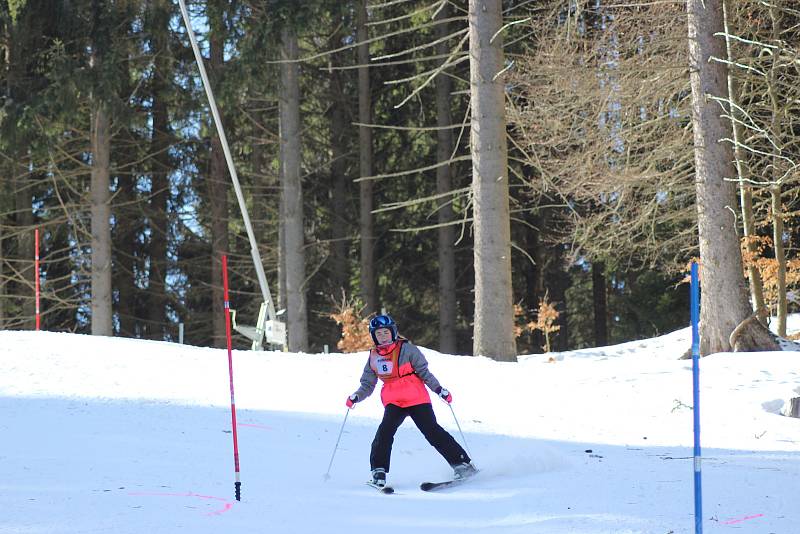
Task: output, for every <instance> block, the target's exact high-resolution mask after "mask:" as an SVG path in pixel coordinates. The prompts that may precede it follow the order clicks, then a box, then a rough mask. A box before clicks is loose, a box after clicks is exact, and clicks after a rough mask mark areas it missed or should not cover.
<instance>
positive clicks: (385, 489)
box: [367, 482, 394, 495]
mask: <svg viewBox="0 0 800 534" xmlns="http://www.w3.org/2000/svg"><path fill="white" fill-rule="evenodd" d="M367 486H369V487H371V488H375V489H376V490H378V491H380V492H381V493H383V494H385V495H391V494H392V493H394V488H393V487H391V486H378V485H377V484H373V483H372V482H367Z"/></svg>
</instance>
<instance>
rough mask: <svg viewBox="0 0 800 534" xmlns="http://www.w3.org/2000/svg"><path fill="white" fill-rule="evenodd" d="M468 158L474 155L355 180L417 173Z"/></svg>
mask: <svg viewBox="0 0 800 534" xmlns="http://www.w3.org/2000/svg"><path fill="white" fill-rule="evenodd" d="M468 159H472V156H459V157H457V158H451V159H449V160H447V161H440V162H438V163H434V164H433V165H428V166H427V167H417V168H416V169H411V170H410V171H400V172H392V173H388V174H376V175H374V176H362V177H361V178H356V179H355V180H353V181H354V182H363V181H365V180H380V179H382V178H394V177H396V176H407V175H409V174H415V173H420V172H425V171H429V170H431V169H436V168H438V167H444V166H445V165H450V164H451V163H454V162H457V161H466V160H468Z"/></svg>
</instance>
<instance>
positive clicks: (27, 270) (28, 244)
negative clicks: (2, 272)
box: [14, 165, 36, 329]
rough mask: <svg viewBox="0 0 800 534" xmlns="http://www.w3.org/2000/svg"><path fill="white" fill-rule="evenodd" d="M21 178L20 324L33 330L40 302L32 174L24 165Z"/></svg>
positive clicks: (18, 182)
mask: <svg viewBox="0 0 800 534" xmlns="http://www.w3.org/2000/svg"><path fill="white" fill-rule="evenodd" d="M15 171H16V173H19V174H17V176H16V179H15V180H14V182H15V193H14V200H15V202H16V206H15V208H14V211H16V214H17V217H16V219H17V221H16V222H17V235H18V236H19V237H18V238H17V258H16V259H17V262H16V263H17V265H16V269H17V271H18V272H19V275H18V276H19V278H18V279H17V281H18V284H19V286H18V287H19V289H18V290H17V292H16V294H17V297H18V298H19V300H20V308H21V311H22V317H21V318H20V321H18V322H17V323H18V324H19V327H20V328H23V329H33V328H34V325H35V318H34V314H35V313H36V302H35V297H34V294H33V292H34V273H33V231H34V228H33V197H32V193H31V189H30V183H29V179H30V174H28V173H27V172H25V171H24V170H23V168H22V165H18V166H15Z"/></svg>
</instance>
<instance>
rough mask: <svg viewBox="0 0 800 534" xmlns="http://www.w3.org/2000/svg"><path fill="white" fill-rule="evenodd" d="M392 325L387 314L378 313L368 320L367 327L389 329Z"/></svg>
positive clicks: (392, 322)
mask: <svg viewBox="0 0 800 534" xmlns="http://www.w3.org/2000/svg"><path fill="white" fill-rule="evenodd" d="M393 326H394V321H393V320H392V318H391V317H389V316H388V315H378V316H376V317H373V318H372V320H371V321H370V322H369V329H370V330H373V331H374V330H377V329H378V328H389V329H391V328H392V327H393Z"/></svg>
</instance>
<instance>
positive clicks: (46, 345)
mask: <svg viewBox="0 0 800 534" xmlns="http://www.w3.org/2000/svg"><path fill="white" fill-rule="evenodd" d="M798 322H800V321H798V320H797V318H796V317H794V318H793V323H790V326H791V327H794V328H795V329H797V328H798V327H800V324H796V323H798ZM688 346H689V330H688V329H684V330H680V331H678V332H674V333H671V334H668V335H665V336H662V337H659V338H655V339H651V340H645V341H639V342H632V343H626V344H622V345H617V346H614V347H604V348H599V349H591V350H582V351H574V352H567V353H560V354H553V355H547V356H544V355H530V356H523V357H520V361H519V362H518V363H499V362H494V361H492V360H489V359H486V358H469V357H463V356H450V355H443V354H439V353H437V352H435V351H432V350H426V351H425V352H426V354H427V356H428V359H429V361H430V368H431V370H432V371H433V372H434V373H435V374H436V376H437V377H438V378H439V380H440V381H441V382H442V383H443V384H444V385H445V386H446V387H447V388H449V389H450V390H451V391H452V392H453V395H454V402H453V409H454V412H455V415H456V416H458V418H459V422H460V423H461V427H462V428H463V430H464V432H465V433H466V440H467V446H468V449H469V450H470V451H471V453H472V456H473V457H474V460H475V463H476V464H477V465H478V466H479V467H480V468H481V470H482V472H481V474H480V475H479V477H478V478H476V479H475V480H474V481H471V482H470V483H469V484H467V485H464V486H462V487H461V488H459V489H454V490H449V491H447V492H442V493H439V494H427V493H423V492H421V491H419V489H418V484H419V483H420V482H422V481H425V480H440V479H445V478H447V477H448V476H449V473H450V470H449V468H448V466H447V465H446V464H445V463H444V461H443V460H442V459H441V458H440V457H438V455H437V454H436V452H435V451H434V450H433V449H432V448H431V447H430V446H429V445H428V444H427V443H426V442H425V441H424V439H423V438H422V437H421V435H420V434H419V433H418V432H417V431H416V429H415V428H414V427H413V424H412V423H411V422H410V421H408V422H406V423H405V424H404V426H403V427H402V428H401V429H400V432H399V433H398V435H397V438H396V440H395V448H394V454H393V457H392V469H391V472H390V475H389V480H390V483H392V484H393V485H394V486H395V488H396V490H397V495H394V496H384V495H380V494H378V493H377V492H375V491H374V490H371V489H370V488H368V487H367V486H365V485H364V484H363V482H364V480H366V478H367V475H368V470H369V461H368V455H369V446H370V442H371V440H372V435H373V433H374V430H375V427H376V426H377V422H378V421H379V419H380V417H381V414H382V406H381V405H380V401H379V400H378V396H377V395H373V397H371V398H370V399H368V400H366V401H364V402H363V403H360V404H359V405H357V408H356V409H355V410H354V411H353V412H351V413H350V417H349V419H348V421H347V425H346V427H345V432H344V434H343V437H342V439H341V443H340V447H339V450H338V452H337V453H336V457H335V459H334V463H333V468H332V469H331V477H332V478H331V480H329V481H328V482H323V477H322V475H323V474H324V473H325V471H326V469H327V466H328V462H329V460H330V458H331V453H332V452H333V447H334V444H335V442H336V438H337V435H338V432H339V428H340V426H341V423H342V420H343V417H344V415H345V410H346V409H345V407H344V399H345V397H346V396H347V395H348V394H349V393H351V392H352V391H353V390H355V389H356V387H357V385H358V378H359V376H360V372H361V369H362V367H363V364H364V360H365V354H364V353H361V354H352V355H341V354H331V355H324V354H321V355H311V354H283V353H273V352H263V353H253V352H247V351H235V352H234V372H235V386H236V403H237V413H238V418H239V421H238V422H239V427H238V431H239V448H240V456H241V473H242V496H243V498H242V501H241V502H236V501H235V500H234V499H233V457H232V456H233V455H232V440H231V433H230V409H229V407H230V394H229V386H228V362H227V354H226V352H225V351H224V350H215V349H207V348H197V347H189V346H181V345H175V344H169V343H160V342H151V341H134V340H125V339H110V338H95V337H91V336H80V335H71V334H56V333H47V332H38V333H37V332H10V331H5V332H0V414H2V415H1V416H0V436H2V439H1V440H0V510H3V513H2V514H0V533H6V532H9V533H10V532H31V533H33V532H36V533H40V532H46V533H51V532H52V533H56V532H58V533H60V532H64V533H66V532H70V533H72V532H75V533H78V532H81V533H83V532H101V531H109V532H114V533H115V534H118V533H126V532H130V533H147V534H154V533H161V532H164V533H168V532H169V533H171V532H190V533H193V534H194V533H205V532H208V533H211V532H215V533H216V532H221V531H231V532H236V531H238V532H267V531H268V532H279V533H282V532H298V533H305V532H309V533H310V532H347V533H352V532H355V531H357V530H360V529H367V528H369V529H377V530H380V532H381V533H382V534H384V533H395V532H397V533H401V532H402V533H407V532H409V531H413V530H414V529H416V528H422V529H429V530H430V531H432V532H434V531H435V532H437V533H439V532H463V531H472V532H484V531H492V532H495V531H496V532H504V533H505V532H520V533H521V532H526V533H527V532H531V533H548V534H551V533H553V534H558V533H586V534H588V533H601V532H602V533H606V532H607V533H612V532H613V533H654V534H667V533H669V532H673V533H681V532H692V531H693V518H692V514H693V504H692V499H693V497H692V474H693V471H692V460H691V455H692V451H691V444H692V411H691V408H690V406H691V404H692V393H691V384H692V380H691V361H686V360H679V359H678V357H679V356H680V355H681V354H683V353H684V352H685V350H686V348H687V347H688ZM551 356H552V357H553V358H552V359H553V360H555V361H551V358H550V357H551ZM799 357H800V354H798V353H791V352H783V353H760V354H716V355H712V356H709V357H707V358H704V359H703V360H702V362H701V388H702V398H701V403H702V405H701V408H702V412H701V416H702V424H703V435H702V438H703V446H704V448H705V450H704V453H705V458H706V459H705V461H704V463H703V477H704V479H703V484H704V496H705V502H704V506H705V507H704V517H705V521H704V525H705V528H706V532H722V531H727V530H731V529H738V531H740V532H748V533H770V532H775V533H781V534H793V533H796V532H800V526H798V525H800V511H798V507H797V506H796V505H795V504H794V502H793V501H794V498H793V494H794V492H795V490H796V487H797V483H798V481H799V479H798V476H800V452H798V451H800V448H799V447H800V420H798V419H793V418H789V417H784V416H783V415H781V413H782V412H783V411H784V410H785V409H786V408H787V406H788V401H789V399H790V398H791V397H797V396H800V365H798V364H800V359H799ZM434 407H435V410H436V413H437V416H438V418H439V421H440V422H441V423H442V424H443V425H444V426H445V427H446V428H448V429H449V430H450V431H451V432H452V433H453V435H454V436H455V437H456V438H457V439H459V440H461V439H462V437H461V435H460V434H459V432H458V430H457V428H456V425H455V422H454V420H453V414H452V413H451V412H450V410H449V409H448V407H447V406H446V405H445V404H444V403H442V402H441V401H438V399H435V401H434Z"/></svg>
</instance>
